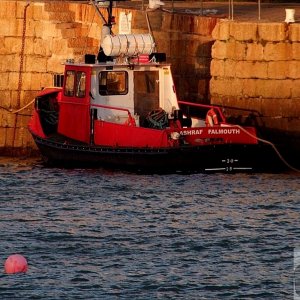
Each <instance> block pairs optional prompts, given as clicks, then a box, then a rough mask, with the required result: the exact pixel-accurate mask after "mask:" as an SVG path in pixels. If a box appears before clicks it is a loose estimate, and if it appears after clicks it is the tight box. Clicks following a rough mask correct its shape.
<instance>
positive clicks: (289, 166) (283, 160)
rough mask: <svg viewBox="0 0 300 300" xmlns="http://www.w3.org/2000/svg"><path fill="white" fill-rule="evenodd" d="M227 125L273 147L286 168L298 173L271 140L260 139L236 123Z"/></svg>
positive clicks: (299, 171)
mask: <svg viewBox="0 0 300 300" xmlns="http://www.w3.org/2000/svg"><path fill="white" fill-rule="evenodd" d="M229 125H230V126H234V127H237V128H239V129H241V130H242V131H244V132H245V133H246V134H248V135H249V136H250V137H252V138H255V139H257V140H258V141H260V142H262V143H265V144H268V145H270V146H271V147H272V148H273V150H274V151H275V153H276V154H277V155H278V157H279V158H280V159H281V161H282V162H283V163H284V164H285V165H286V166H287V167H288V168H290V169H291V170H293V171H295V172H297V173H300V170H299V169H297V168H294V167H293V166H291V165H290V164H289V163H288V162H287V161H286V160H285V159H284V157H283V156H282V155H281V153H280V152H279V151H278V149H277V148H276V146H275V145H274V144H273V143H272V142H270V141H267V140H265V139H262V138H259V137H257V136H255V135H253V134H252V133H250V132H249V131H248V130H246V129H245V128H243V127H241V126H240V125H236V124H229Z"/></svg>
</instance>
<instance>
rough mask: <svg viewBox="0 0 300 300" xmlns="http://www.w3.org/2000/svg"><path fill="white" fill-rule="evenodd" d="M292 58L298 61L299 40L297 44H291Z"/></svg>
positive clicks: (299, 54) (299, 51)
mask: <svg viewBox="0 0 300 300" xmlns="http://www.w3.org/2000/svg"><path fill="white" fill-rule="evenodd" d="M291 48H292V58H293V59H297V60H300V39H299V41H298V42H294V43H292V46H291Z"/></svg>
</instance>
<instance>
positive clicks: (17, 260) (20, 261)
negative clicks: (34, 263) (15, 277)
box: [4, 254, 28, 274]
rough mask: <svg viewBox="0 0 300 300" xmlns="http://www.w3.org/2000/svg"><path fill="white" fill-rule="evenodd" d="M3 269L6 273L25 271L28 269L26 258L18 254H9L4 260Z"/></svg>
mask: <svg viewBox="0 0 300 300" xmlns="http://www.w3.org/2000/svg"><path fill="white" fill-rule="evenodd" d="M4 270H5V272H6V273H7V274H14V273H25V272H27V270H28V264H27V260H26V258H25V257H24V256H22V255H20V254H13V255H10V256H9V257H8V258H7V259H6V261H5V264H4Z"/></svg>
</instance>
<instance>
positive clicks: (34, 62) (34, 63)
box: [24, 55, 47, 72]
mask: <svg viewBox="0 0 300 300" xmlns="http://www.w3.org/2000/svg"><path fill="white" fill-rule="evenodd" d="M24 66H25V68H24V71H26V72H46V70H47V58H46V57H40V56H37V55H28V56H26V57H25V64H24Z"/></svg>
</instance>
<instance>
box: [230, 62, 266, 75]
mask: <svg viewBox="0 0 300 300" xmlns="http://www.w3.org/2000/svg"><path fill="white" fill-rule="evenodd" d="M236 77H238V78H246V79H247V78H254V79H256V78H260V79H261V78H262V79H266V78H267V77H268V75H267V63H266V62H259V61H239V62H238V63H237V64H236Z"/></svg>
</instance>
